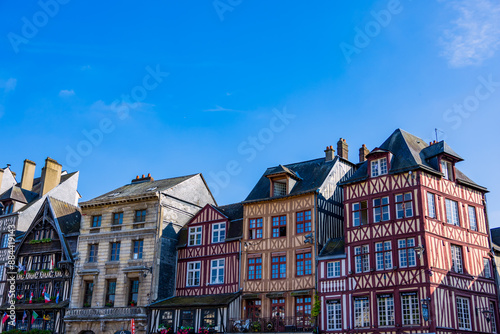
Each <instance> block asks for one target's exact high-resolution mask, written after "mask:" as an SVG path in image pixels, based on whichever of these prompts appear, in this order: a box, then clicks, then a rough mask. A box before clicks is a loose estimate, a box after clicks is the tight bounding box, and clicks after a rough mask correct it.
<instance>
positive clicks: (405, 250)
mask: <svg viewBox="0 0 500 334" xmlns="http://www.w3.org/2000/svg"><path fill="white" fill-rule="evenodd" d="M398 252H399V267H401V268H407V267H415V266H416V265H417V260H416V257H415V239H414V238H408V239H399V240H398Z"/></svg>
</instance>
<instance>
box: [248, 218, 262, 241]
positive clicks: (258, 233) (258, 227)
mask: <svg viewBox="0 0 500 334" xmlns="http://www.w3.org/2000/svg"><path fill="white" fill-rule="evenodd" d="M249 238H250V239H262V218H256V219H250V233H249Z"/></svg>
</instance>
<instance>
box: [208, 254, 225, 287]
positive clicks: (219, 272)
mask: <svg viewBox="0 0 500 334" xmlns="http://www.w3.org/2000/svg"><path fill="white" fill-rule="evenodd" d="M224 262H225V261H224V259H219V260H212V265H211V267H212V268H211V274H210V283H211V284H223V283H224Z"/></svg>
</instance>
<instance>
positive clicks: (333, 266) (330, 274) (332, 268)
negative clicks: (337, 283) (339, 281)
mask: <svg viewBox="0 0 500 334" xmlns="http://www.w3.org/2000/svg"><path fill="white" fill-rule="evenodd" d="M326 277H327V278H335V277H340V261H333V262H328V263H327V264H326Z"/></svg>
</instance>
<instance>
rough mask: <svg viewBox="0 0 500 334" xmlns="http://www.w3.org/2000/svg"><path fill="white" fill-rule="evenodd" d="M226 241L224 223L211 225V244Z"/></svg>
mask: <svg viewBox="0 0 500 334" xmlns="http://www.w3.org/2000/svg"><path fill="white" fill-rule="evenodd" d="M224 240H226V223H217V224H212V243H217V242H224Z"/></svg>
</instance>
